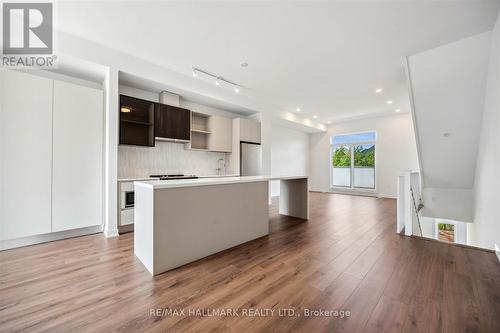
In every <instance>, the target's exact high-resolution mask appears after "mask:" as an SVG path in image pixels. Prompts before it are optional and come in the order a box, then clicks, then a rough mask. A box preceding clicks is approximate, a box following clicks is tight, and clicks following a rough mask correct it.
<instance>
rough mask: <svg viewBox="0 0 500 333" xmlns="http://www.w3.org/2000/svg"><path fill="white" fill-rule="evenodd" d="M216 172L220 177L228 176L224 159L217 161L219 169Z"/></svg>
mask: <svg viewBox="0 0 500 333" xmlns="http://www.w3.org/2000/svg"><path fill="white" fill-rule="evenodd" d="M221 162H222V163H221ZM215 170H216V171H217V175H218V176H221V175H225V174H226V160H225V159H224V158H219V159H218V160H217V168H216V169H215Z"/></svg>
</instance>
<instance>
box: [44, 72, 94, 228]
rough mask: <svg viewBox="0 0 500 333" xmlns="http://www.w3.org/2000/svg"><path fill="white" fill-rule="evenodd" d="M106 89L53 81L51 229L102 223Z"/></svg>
mask: <svg viewBox="0 0 500 333" xmlns="http://www.w3.org/2000/svg"><path fill="white" fill-rule="evenodd" d="M103 117H104V114H103V96H102V91H101V90H98V89H94V88H89V87H85V86H80V85H76V84H72V83H67V82H63V81H54V139H53V149H54V157H53V172H52V175H53V183H52V184H53V185H52V191H53V200H52V210H53V212H52V231H53V232H55V231H63V230H70V229H77V228H84V227H89V226H95V225H101V224H103V223H104V222H103V216H104V215H103V199H104V196H103V191H104V186H103V170H104V168H103V123H104V122H103Z"/></svg>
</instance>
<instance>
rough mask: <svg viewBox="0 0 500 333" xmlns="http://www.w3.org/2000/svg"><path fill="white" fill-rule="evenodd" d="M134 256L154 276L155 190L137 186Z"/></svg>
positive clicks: (135, 190) (135, 189) (135, 188)
mask: <svg viewBox="0 0 500 333" xmlns="http://www.w3.org/2000/svg"><path fill="white" fill-rule="evenodd" d="M134 192H135V209H134V221H135V227H134V254H135V255H136V257H137V258H139V260H140V261H141V262H142V263H143V264H144V266H145V267H146V268H147V270H148V271H149V272H150V273H151V274H154V267H153V264H154V261H153V259H154V253H153V248H154V234H153V231H154V230H153V224H154V220H153V214H154V189H153V188H147V187H142V186H135V187H134Z"/></svg>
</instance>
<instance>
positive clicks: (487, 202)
mask: <svg viewBox="0 0 500 333" xmlns="http://www.w3.org/2000/svg"><path fill="white" fill-rule="evenodd" d="M483 112H484V113H483V119H482V125H481V135H480V139H479V150H478V157H477V164H476V174H475V179H474V197H475V200H474V206H475V207H474V223H473V224H470V225H469V243H470V244H471V245H475V246H480V247H484V248H488V249H494V248H495V247H494V246H495V244H496V245H497V246H498V247H500V209H499V206H498V204H499V203H500V177H499V173H500V130H499V126H500V16H499V18H498V19H497V22H496V25H495V28H494V30H493V33H492V39H491V48H490V56H489V65H488V79H487V86H486V96H485V103H484V111H483Z"/></svg>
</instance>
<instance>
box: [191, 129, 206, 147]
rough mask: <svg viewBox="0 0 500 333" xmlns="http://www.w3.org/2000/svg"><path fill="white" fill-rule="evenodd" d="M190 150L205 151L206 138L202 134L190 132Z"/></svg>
mask: <svg viewBox="0 0 500 333" xmlns="http://www.w3.org/2000/svg"><path fill="white" fill-rule="evenodd" d="M190 148H191V149H201V150H206V149H207V148H208V145H207V136H206V135H205V134H203V133H198V132H191V147H190Z"/></svg>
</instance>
